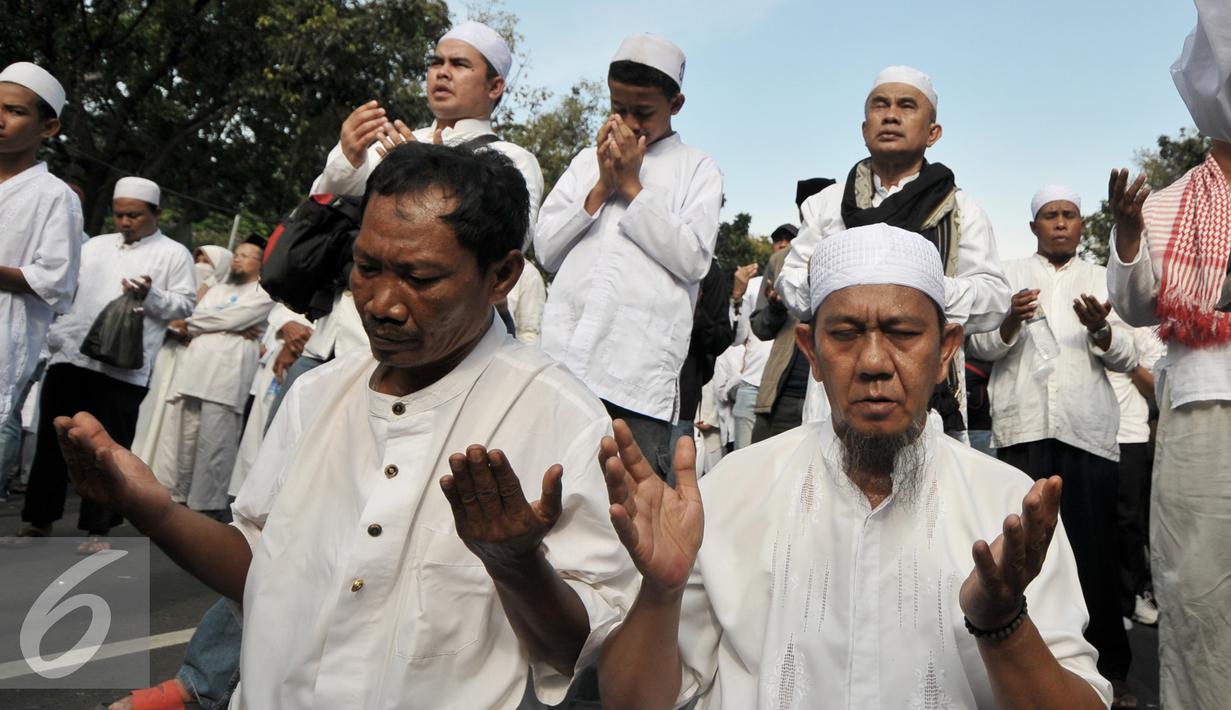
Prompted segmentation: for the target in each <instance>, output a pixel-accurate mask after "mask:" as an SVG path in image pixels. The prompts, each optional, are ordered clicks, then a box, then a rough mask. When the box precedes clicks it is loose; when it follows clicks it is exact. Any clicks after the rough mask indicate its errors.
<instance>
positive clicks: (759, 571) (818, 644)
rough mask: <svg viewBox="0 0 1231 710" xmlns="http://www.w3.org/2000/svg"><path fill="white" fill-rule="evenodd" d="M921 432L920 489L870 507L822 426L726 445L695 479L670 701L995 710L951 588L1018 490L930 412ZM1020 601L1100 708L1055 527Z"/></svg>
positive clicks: (1075, 591)
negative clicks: (694, 535) (696, 532)
mask: <svg viewBox="0 0 1231 710" xmlns="http://www.w3.org/2000/svg"><path fill="white" fill-rule="evenodd" d="M924 436H926V437H927V440H926V441H927V443H926V446H927V450H928V456H927V463H926V464H925V465H924V466H923V469H922V470H921V471H919V473H918V476H919V479H918V485H917V489H916V492H915V493H914V495H913V496H912V497H911V498H910V499H909V500H908V499H906V498H901V493H900V492H899V491H896V490H895V492H894V493H893V494H891V495H890V496H889V498H887V499H886V500H885V501H884V502H883V503H881V505H880V506H878V507H877V508H876V509H875V510H873V509H871V508H870V507H869V504H868V501H867V498H865V497H864V495H863V493H862V492H861V491H859V490H858V489H857V488H856V487H855V486H854V484H852V483H851V482H850V480H849V479H847V478H846V476H845V475H844V474H843V472H842V468H841V464H840V456H839V452H838V448H837V439H836V436H835V435H834V433H833V426H832V424H831V422H830V421H828V420H826V421H822V422H816V423H811V424H805V425H804V426H801V427H798V428H796V429H793V430H791V431H789V432H786V433H784V434H781V435H779V436H776V437H773V438H771V439H769V440H767V441H764V442H761V443H759V444H754V445H752V446H750V447H748V448H746V449H742V450H740V451H736V452H735V453H733V454H730V455H728V456H727V457H725V458H724V459H723V460H722V461H721V462H720V463H719V464H718V467H717V468H716V469H715V470H714V472H712V473H710V474H709V475H708V476H706V477H705V478H703V479H702V480H701V494H702V497H703V499H704V501H705V520H706V529H705V542H704V544H703V545H702V546H701V551H700V555H699V557H698V560H697V566H696V568H695V569H694V571H693V576H692V578H691V579H690V581H689V584H688V587H687V589H686V591H685V595H684V605H683V612H682V616H681V623H680V651H681V656H682V660H683V664H684V674H683V684H682V688H681V697H680V700H679V703H680V704H682V703H683V702H684V700H685V699H686V698H688V697H691V696H694V695H696V694H697V693H699V692H703V693H705V695H704V696H702V698H701V701H700V703H699V705H698V706H697V707H698V709H699V710H750V709H752V708H756V709H757V710H788V709H792V708H794V709H798V710H803V709H805V708H818V707H824V708H851V710H876V709H877V708H885V709H886V710H890V709H892V710H900V709H901V708H911V709H912V710H914V709H920V710H942V709H946V708H992V707H994V702H993V698H992V691H991V686H990V683H989V680H988V676H987V672H986V669H985V668H984V666H983V662H982V660H981V658H980V656H979V651H978V647H977V645H976V641H975V638H974V637H973V636H971V635H970V634H969V633H968V632H967V631H966V629H965V626H964V623H963V615H962V611H961V608H960V606H959V605H958V591H959V590H960V588H961V585H962V582H963V581H964V580H965V579H966V577H967V575H968V574H969V573H970V571H971V569H973V567H974V562H973V560H972V559H971V552H970V550H971V546H972V545H973V544H974V542H975V540H977V539H980V538H982V539H985V540H989V541H990V540H992V539H994V538H995V536H996V535H997V534H999V533H1000V530H1001V524H1002V522H1003V520H1004V517H1005V516H1006V515H1008V514H1009V513H1014V512H1020V511H1021V502H1022V497H1023V496H1024V495H1025V494H1026V491H1028V490H1029V488H1030V485H1031V481H1030V479H1029V478H1028V477H1026V475H1025V474H1023V473H1021V472H1020V471H1017V470H1016V469H1014V468H1012V467H1010V466H1008V465H1006V464H1003V463H1001V462H999V461H997V460H995V459H992V458H990V457H987V456H984V455H983V454H980V453H978V452H976V451H975V450H973V449H971V448H970V447H968V446H964V445H963V444H960V443H958V442H956V441H953V440H951V439H950V438H949V437H947V436H945V435H944V434H943V433H942V432H941V431H940V424H939V419H938V418H936V417H935V415H933V419H932V420H931V421H930V422H929V425H928V427H927V430H926V433H925V434H924ZM1026 597H1027V600H1028V602H1029V608H1030V616H1031V619H1032V620H1033V621H1034V624H1035V625H1036V626H1037V627H1038V629H1039V633H1040V634H1041V635H1042V637H1043V640H1044V641H1045V642H1046V643H1047V645H1048V647H1049V648H1050V649H1051V651H1052V653H1053V654H1054V655H1055V657H1056V658H1057V660H1058V661H1059V662H1060V664H1061V665H1062V666H1064V667H1065V668H1067V669H1068V670H1070V671H1072V672H1074V673H1076V674H1077V675H1079V676H1081V677H1082V678H1084V679H1086V680H1087V681H1088V682H1089V683H1090V685H1091V686H1092V687H1093V688H1094V689H1095V690H1096V691H1097V692H1098V693H1099V694H1100V695H1101V696H1102V698H1103V700H1104V702H1107V703H1109V702H1110V700H1111V685H1110V683H1108V682H1107V681H1106V680H1104V679H1103V678H1102V677H1101V676H1100V675H1099V674H1098V671H1097V670H1096V668H1095V658H1096V652H1095V650H1094V648H1093V647H1092V646H1090V644H1088V643H1087V642H1086V641H1085V639H1084V638H1083V637H1082V629H1083V627H1084V626H1085V624H1086V622H1087V620H1088V615H1087V613H1086V608H1085V604H1084V602H1083V601H1082V596H1081V587H1080V586H1079V582H1078V579H1077V567H1076V563H1075V562H1074V560H1073V552H1072V548H1070V547H1069V543H1068V538H1067V536H1066V535H1065V533H1064V530H1063V528H1062V527H1061V528H1057V530H1056V533H1055V535H1054V537H1053V539H1052V543H1051V548H1050V550H1049V551H1048V555H1047V560H1046V561H1045V562H1044V565H1043V570H1042V572H1041V573H1040V574H1039V576H1038V577H1037V578H1036V579H1035V580H1034V582H1033V583H1032V584H1031V585H1030V586H1029V587H1028V588H1027V590H1026Z"/></svg>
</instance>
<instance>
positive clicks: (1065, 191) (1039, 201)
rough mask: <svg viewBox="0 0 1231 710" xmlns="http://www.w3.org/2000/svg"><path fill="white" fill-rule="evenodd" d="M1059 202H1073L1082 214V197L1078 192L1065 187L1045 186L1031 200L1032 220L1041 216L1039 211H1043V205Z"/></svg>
mask: <svg viewBox="0 0 1231 710" xmlns="http://www.w3.org/2000/svg"><path fill="white" fill-rule="evenodd" d="M1057 200H1064V201H1065V202H1072V203H1073V204H1075V205H1077V211H1078V212H1081V195H1079V194H1077V191H1076V190H1074V189H1073V188H1071V187H1067V186H1065V185H1044V186H1043V187H1040V188H1039V191H1038V192H1036V193H1034V198H1033V199H1031V200H1030V219H1034V218H1035V217H1038V216H1039V210H1041V209H1043V205H1045V204H1047V203H1048V202H1056V201H1057Z"/></svg>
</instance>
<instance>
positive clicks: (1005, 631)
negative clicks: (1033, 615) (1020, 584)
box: [962, 595, 1026, 641]
mask: <svg viewBox="0 0 1231 710" xmlns="http://www.w3.org/2000/svg"><path fill="white" fill-rule="evenodd" d="M962 618H963V619H964V620H965V621H966V630H967V631H969V632H970V635H971V636H974V637H975V638H980V639H991V640H992V641H1000V640H1002V639H1007V638H1008V637H1009V636H1012V635H1013V632H1014V631H1017V630H1018V628H1020V627H1021V625H1022V622H1024V621H1025V620H1026V597H1025V596H1024V595H1023V596H1022V610H1021V611H1019V612H1018V613H1017V616H1015V617H1013V620H1012V621H1010V622H1009V623H1007V624H1005V625H1004V626H1001V627H1000V628H999V629H993V630H991V631H985V630H983V629H980V628H978V627H977V626H975V625H974V624H972V623H970V619H966V618H965V617H962Z"/></svg>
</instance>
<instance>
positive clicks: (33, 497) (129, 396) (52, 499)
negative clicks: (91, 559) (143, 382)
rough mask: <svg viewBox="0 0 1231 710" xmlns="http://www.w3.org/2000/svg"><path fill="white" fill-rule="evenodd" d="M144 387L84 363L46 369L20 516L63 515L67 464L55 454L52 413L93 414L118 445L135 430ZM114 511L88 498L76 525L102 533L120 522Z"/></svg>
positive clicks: (45, 519) (47, 519)
mask: <svg viewBox="0 0 1231 710" xmlns="http://www.w3.org/2000/svg"><path fill="white" fill-rule="evenodd" d="M145 392H146V388H145V387H139V386H137V385H134V384H130V383H128V382H121V381H119V380H117V379H115V378H113V377H108V376H107V375H104V374H102V373H100V372H95V371H93V370H87V369H85V368H84V367H77V366H76V365H68V364H65V363H60V364H57V365H52V366H51V367H49V368H47V377H46V379H45V380H43V389H42V392H41V393H40V394H39V400H38V405H39V415H38V439H37V444H36V445H35V452H34V465H33V466H32V467H31V469H30V483H29V485H28V487H27V489H26V501H25V505H24V507H22V509H21V519H22V520H24V521H25V522H27V523H30V524H32V525H39V526H46V525H50V524H51V523H53V522H55V521H57V520H59V519H60V518H62V517H64V498H65V496H66V495H67V494H68V468H67V467H66V466H65V465H64V457H63V455H61V453H60V442H59V439H57V438H56V429H55V426H54V425H53V424H52V422H53V421H54V420H55V418H56V417H71V416H73V415H74V414H77V413H78V412H89V413H90V414H93V415H94V417H95V418H96V419H98V421H99V423H100V424H102V425H103V427H104V428H106V430H107V433H108V434H110V435H111V438H112V439H115V442H116V443H117V444H119V445H120V446H123V447H125V448H127V447H130V446H132V443H133V435H134V434H135V433H136V430H137V410H138V409H139V408H140V407H141V400H142V399H144V398H145ZM120 521H121V518H120V516H119V515H118V514H116V513H114V512H112V511H110V510H108V509H107V508H104V507H102V506H101V505H98V504H97V503H94V502H93V501H90V500H82V501H81V512H80V514H79V515H78V517H77V527H78V528H79V529H81V530H84V531H86V532H91V533H105V532H107V531H109V530H110V529H111V528H113V527H115V526H116V525H119V524H120Z"/></svg>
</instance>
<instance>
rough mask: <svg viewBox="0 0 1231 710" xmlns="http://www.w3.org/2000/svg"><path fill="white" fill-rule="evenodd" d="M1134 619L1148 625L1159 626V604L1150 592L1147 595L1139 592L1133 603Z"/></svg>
mask: <svg viewBox="0 0 1231 710" xmlns="http://www.w3.org/2000/svg"><path fill="white" fill-rule="evenodd" d="M1133 621H1136V622H1137V623H1138V624H1145V625H1146V626H1158V606H1157V605H1156V604H1155V603H1154V597H1153V595H1151V594H1150V593H1149V592H1146V593H1145V596H1143V595H1140V594H1138V595H1137V601H1136V602H1134V604H1133Z"/></svg>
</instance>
